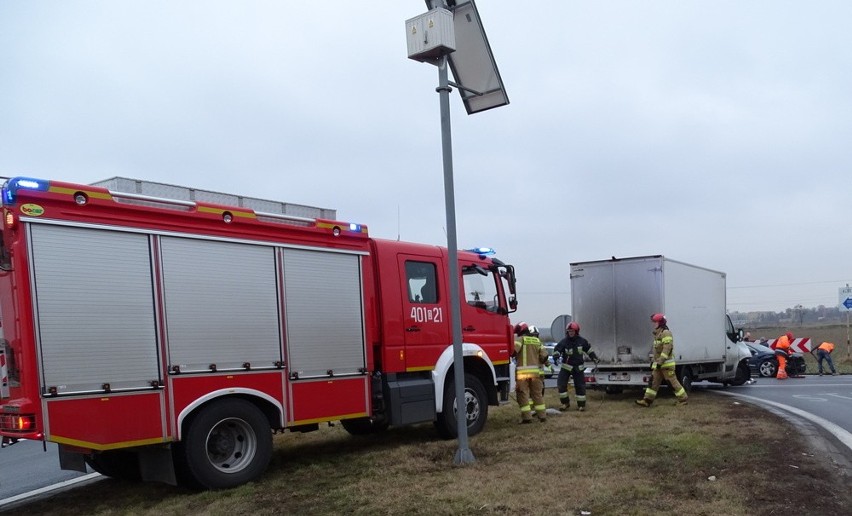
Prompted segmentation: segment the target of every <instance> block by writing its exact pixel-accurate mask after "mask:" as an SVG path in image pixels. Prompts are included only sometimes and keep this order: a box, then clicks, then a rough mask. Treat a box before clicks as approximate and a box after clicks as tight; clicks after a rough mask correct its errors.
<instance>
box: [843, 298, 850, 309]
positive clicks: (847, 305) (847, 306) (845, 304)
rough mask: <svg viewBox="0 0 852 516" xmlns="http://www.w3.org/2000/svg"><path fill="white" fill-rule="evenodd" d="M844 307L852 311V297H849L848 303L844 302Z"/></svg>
mask: <svg viewBox="0 0 852 516" xmlns="http://www.w3.org/2000/svg"><path fill="white" fill-rule="evenodd" d="M843 306H845V307H846V308H847V309H849V310H852V297H847V298H846V301H844V302H843Z"/></svg>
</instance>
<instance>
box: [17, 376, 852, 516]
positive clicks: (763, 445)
mask: <svg viewBox="0 0 852 516" xmlns="http://www.w3.org/2000/svg"><path fill="white" fill-rule="evenodd" d="M589 397H590V406H589V409H588V410H587V411H586V412H584V413H578V412H571V413H568V414H560V415H558V416H551V417H550V418H549V419H548V421H547V422H546V423H544V424H540V423H533V424H531V425H518V424H517V420H518V411H517V407H515V406H512V405H504V406H502V407H499V408H493V407H492V411H491V415H490V417H489V422H488V426H487V427H486V429H485V431H484V432H483V433H482V434H480V435H478V436H475V437H473V438H471V450H472V451H473V453H474V455H475V457H476V462H475V463H474V464H472V465H468V466H464V467H456V466H453V465H452V461H453V456H454V454H455V452H456V449H457V443H456V441H441V440H438V439H437V438H436V437H435V432H434V430H433V429H432V428H431V426H430V425H422V426H419V427H415V428H402V429H391V430H390V431H388V432H386V433H385V434H383V435H379V436H369V437H360V438H356V437H352V436H349V435H348V434H347V433H346V432H345V431H344V430H343V429H342V428H341V427H340V426H335V427H326V428H323V429H322V430H320V431H318V432H313V433H310V434H284V435H280V436H277V437H276V453H275V456H274V458H273V463H272V464H271V466H270V468H269V470H268V471H267V473H266V474H265V475H264V476H263V478H262V479H261V480H259V481H257V482H254V483H252V484H249V485H246V486H242V487H240V488H237V489H233V490H229V491H223V492H201V493H197V492H190V491H185V490H182V489H177V488H172V487H169V486H164V485H158V484H126V483H121V482H117V481H114V480H104V481H102V482H98V483H95V484H92V485H88V486H83V487H81V488H79V489H76V490H74V491H70V492H66V493H61V494H58V495H56V496H55V497H53V498H51V499H49V500H45V501H42V502H38V503H36V504H31V505H30V506H28V507H27V508H26V511H27V512H30V513H34V514H57V515H59V514H63V515H64V514H87V515H89V514H100V515H113V514H157V515H163V514H201V513H204V514H248V513H251V514H342V513H354V514H370V515H375V514H428V515H433V514H521V513H526V514H554V513H555V514H580V511H589V512H591V513H592V514H593V515H598V514H619V515H623V514H638V515H641V514H659V513H676V514H692V515H702V514H706V515H719V514H725V515H740V514H741V515H746V514H748V515H763V514H767V515H768V514H784V513H787V514H832V513H834V514H842V513H845V512H846V511H847V510H848V507H849V506H850V505H852V495H850V490H849V487H850V486H849V484H850V482H849V478H848V477H847V476H846V474H847V472H846V471H845V470H844V469H843V468H841V467H840V466H838V465H837V464H836V463H834V462H833V461H832V459H831V457H828V456H826V455H825V453H826V452H814V451H811V450H810V449H808V448H807V447H806V446H805V445H802V444H796V443H797V442H798V440H797V439H796V438H797V433H796V431H795V429H793V428H792V427H791V426H790V425H789V423H787V422H786V421H784V420H782V419H780V418H778V417H776V416H774V415H772V414H769V413H766V412H764V411H762V410H760V409H758V408H755V407H752V406H750V405H747V404H742V403H737V402H735V401H734V400H732V399H730V398H728V397H723V396H718V395H714V394H712V393H706V392H696V393H694V394H693V396H692V398H691V402H690V404H689V405H688V406H686V407H675V406H673V405H672V399H671V398H668V397H665V396H664V397H662V398H661V399H660V400H659V401H658V403H657V404H656V405H655V406H654V407H652V408H650V409H643V408H641V407H636V406H635V405H634V404H633V399H635V397H636V393H629V394H625V395H618V396H604V395H603V393H601V392H599V391H593V392H591V393H589ZM546 400H547V401H548V404H549V406H556V405H557V400H556V394H555V392H552V391H551V390H548V393H547V396H546ZM782 442H791V443H793V444H792V447H791V449H790V450H788V451H787V452H786V457H788V459H786V460H784V461H783V462H781V463H779V462H778V460H777V459H776V458H775V457H776V453H777V452H776V451H775V450H776V449H777V448H778V447H780V445H781V443H782ZM785 446H786V445H785ZM820 453H821V454H820ZM791 466H794V467H791ZM778 468H781V469H780V470H779V469H778ZM779 474H780V475H782V476H783V477H784V483H785V485H787V486H796V487H795V489H789V490H787V491H788V492H787V495H785V496H781V497H779V496H777V495H776V493H778V492H779V486H778V485H777V484H776V483H775V482H776V476H777V475H779ZM710 477H715V479H714V480H709V478H710ZM16 511H19V512H20V511H21V508H17V509H16Z"/></svg>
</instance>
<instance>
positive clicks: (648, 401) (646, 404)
mask: <svg viewBox="0 0 852 516" xmlns="http://www.w3.org/2000/svg"><path fill="white" fill-rule="evenodd" d="M651 403H654V400H652V399H648V398H642V399H641V400H636V404H637V405H640V406H642V407H650V406H651Z"/></svg>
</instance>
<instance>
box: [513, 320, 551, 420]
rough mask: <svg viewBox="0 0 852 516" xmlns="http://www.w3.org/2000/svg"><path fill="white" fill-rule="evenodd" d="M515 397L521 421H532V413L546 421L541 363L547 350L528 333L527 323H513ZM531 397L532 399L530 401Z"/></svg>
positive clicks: (545, 356)
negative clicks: (516, 338)
mask: <svg viewBox="0 0 852 516" xmlns="http://www.w3.org/2000/svg"><path fill="white" fill-rule="evenodd" d="M515 335H517V336H518V340H516V341H515V360H516V368H515V397H516V398H517V400H518V406H519V407H520V409H521V423H532V413H533V412H535V415H536V416H537V417H538V420H539V421H541V422H542V423H544V422H545V421H547V412H546V410H547V406H546V405H545V404H544V381H542V376H541V364H543V363H544V361H545V360H547V350H546V349H544V346H542V345H541V341H540V340H539V339H538V337H534V336H533V335H531V334H530V328H529V325H528V324H527V323H525V322H521V323H518V324H516V325H515ZM530 398H532V401H530Z"/></svg>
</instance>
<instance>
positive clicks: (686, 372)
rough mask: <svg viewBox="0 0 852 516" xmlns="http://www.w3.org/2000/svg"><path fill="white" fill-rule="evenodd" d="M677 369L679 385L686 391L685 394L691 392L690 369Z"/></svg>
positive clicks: (684, 367) (687, 367)
mask: <svg viewBox="0 0 852 516" xmlns="http://www.w3.org/2000/svg"><path fill="white" fill-rule="evenodd" d="M678 369H680V372H679V373H678V375H677V377H678V379H679V380H680V384H681V385H682V386H683V388H684V389H686V392H692V379H693V376H692V369H690V367H689V366H681V367H678Z"/></svg>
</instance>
